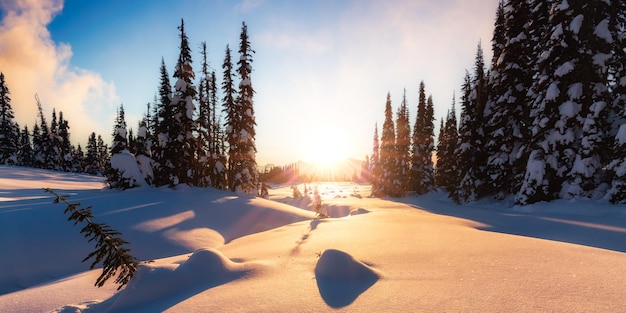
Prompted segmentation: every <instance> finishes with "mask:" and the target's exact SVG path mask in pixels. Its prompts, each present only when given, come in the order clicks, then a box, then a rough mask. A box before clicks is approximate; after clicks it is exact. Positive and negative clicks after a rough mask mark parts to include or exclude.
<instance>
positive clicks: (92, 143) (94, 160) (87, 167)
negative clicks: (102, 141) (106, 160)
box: [83, 132, 100, 175]
mask: <svg viewBox="0 0 626 313" xmlns="http://www.w3.org/2000/svg"><path fill="white" fill-rule="evenodd" d="M86 149H87V153H86V155H85V164H84V169H83V170H84V171H85V173H87V174H92V175H95V174H98V173H99V172H100V162H99V157H98V142H97V141H96V133H95V132H92V133H91V134H90V135H89V139H88V140H87V147H86Z"/></svg>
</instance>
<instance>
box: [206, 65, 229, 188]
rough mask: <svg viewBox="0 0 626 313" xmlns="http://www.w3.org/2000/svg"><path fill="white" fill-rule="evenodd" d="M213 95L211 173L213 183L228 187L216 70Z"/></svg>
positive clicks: (212, 83) (212, 86)
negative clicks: (218, 108)
mask: <svg viewBox="0 0 626 313" xmlns="http://www.w3.org/2000/svg"><path fill="white" fill-rule="evenodd" d="M209 83H210V84H209V85H210V88H209V89H210V91H211V96H210V97H209V102H210V104H211V125H212V127H211V130H212V134H211V135H210V136H211V138H212V142H213V146H212V149H211V150H210V156H211V158H212V159H213V160H212V163H213V172H212V173H211V184H212V186H213V187H215V188H218V189H227V188H228V181H227V179H226V172H227V167H226V164H227V163H228V159H227V158H226V150H225V143H224V140H225V139H224V130H223V129H222V121H221V115H220V114H219V113H218V110H217V105H218V100H217V89H218V88H217V78H216V77H215V71H212V72H211V80H210V81H209Z"/></svg>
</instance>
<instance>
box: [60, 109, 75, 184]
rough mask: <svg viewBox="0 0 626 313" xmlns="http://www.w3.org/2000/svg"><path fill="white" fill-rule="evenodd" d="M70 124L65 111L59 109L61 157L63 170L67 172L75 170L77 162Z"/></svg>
mask: <svg viewBox="0 0 626 313" xmlns="http://www.w3.org/2000/svg"><path fill="white" fill-rule="evenodd" d="M69 129H70V125H69V122H68V121H67V120H66V119H64V118H63V111H59V126H58V131H57V135H58V136H59V157H60V162H61V164H60V165H61V170H63V171H65V172H75V171H76V170H75V168H76V164H75V163H76V162H75V160H74V155H73V154H72V151H73V150H74V147H73V146H72V142H71V141H70V131H69Z"/></svg>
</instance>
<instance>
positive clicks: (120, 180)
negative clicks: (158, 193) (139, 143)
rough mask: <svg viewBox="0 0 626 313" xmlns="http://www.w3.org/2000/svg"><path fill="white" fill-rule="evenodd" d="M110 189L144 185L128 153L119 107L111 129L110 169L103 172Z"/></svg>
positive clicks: (123, 123) (134, 160)
mask: <svg viewBox="0 0 626 313" xmlns="http://www.w3.org/2000/svg"><path fill="white" fill-rule="evenodd" d="M105 175H106V178H107V182H108V183H109V186H110V187H111V188H115V189H128V188H134V187H138V186H141V185H145V183H144V180H143V176H142V175H141V173H140V171H139V167H138V166H137V160H136V159H135V157H134V156H133V155H132V154H131V153H130V152H129V151H128V139H127V129H126V119H125V117H124V107H123V106H122V105H120V108H119V109H118V111H117V118H116V119H115V126H114V127H113V141H112V142H111V167H110V168H108V169H107V170H106V172H105Z"/></svg>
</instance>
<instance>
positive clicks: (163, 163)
mask: <svg viewBox="0 0 626 313" xmlns="http://www.w3.org/2000/svg"><path fill="white" fill-rule="evenodd" d="M159 72H160V74H161V78H160V83H159V99H158V102H156V105H155V111H156V112H155V114H154V119H155V120H154V123H153V124H154V133H153V136H154V137H153V143H154V144H153V147H152V159H153V160H154V185H156V186H163V185H170V186H173V185H174V184H173V183H172V179H171V177H173V175H174V173H173V172H174V164H175V162H176V154H175V151H174V150H173V145H170V138H171V136H172V135H171V134H172V131H173V124H174V108H173V104H172V86H171V84H170V79H169V74H168V73H167V68H166V67H165V61H164V60H163V58H161V67H160V70H159Z"/></svg>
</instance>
